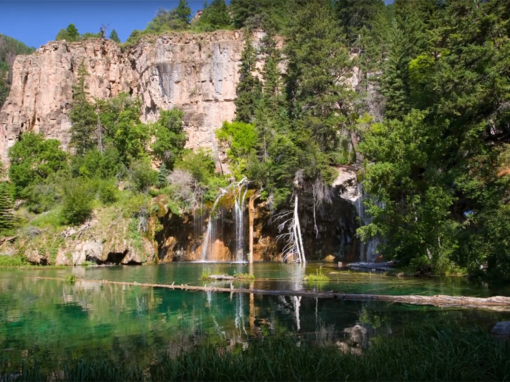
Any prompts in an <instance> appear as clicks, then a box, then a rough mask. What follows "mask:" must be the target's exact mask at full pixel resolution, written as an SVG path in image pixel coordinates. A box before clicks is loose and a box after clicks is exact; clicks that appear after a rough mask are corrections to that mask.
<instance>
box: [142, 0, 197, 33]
mask: <svg viewBox="0 0 510 382" xmlns="http://www.w3.org/2000/svg"><path fill="white" fill-rule="evenodd" d="M190 20H191V8H190V7H189V5H188V2H187V1H186V0H179V4H178V5H177V7H176V8H174V9H171V10H169V11H167V10H165V9H163V8H159V9H158V12H157V14H156V17H154V19H152V21H151V22H150V23H149V24H148V25H147V28H146V31H150V32H155V33H161V32H164V31H174V30H184V29H187V28H188V27H189V23H190Z"/></svg>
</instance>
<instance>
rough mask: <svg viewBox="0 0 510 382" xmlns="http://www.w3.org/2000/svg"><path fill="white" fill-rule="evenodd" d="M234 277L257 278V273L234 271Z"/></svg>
mask: <svg viewBox="0 0 510 382" xmlns="http://www.w3.org/2000/svg"><path fill="white" fill-rule="evenodd" d="M234 277H235V279H236V280H255V275H253V274H250V273H237V272H236V271H234Z"/></svg>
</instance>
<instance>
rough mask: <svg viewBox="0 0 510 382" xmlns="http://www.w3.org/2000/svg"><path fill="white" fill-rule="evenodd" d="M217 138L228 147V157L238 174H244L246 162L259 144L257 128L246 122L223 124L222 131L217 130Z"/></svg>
mask: <svg viewBox="0 0 510 382" xmlns="http://www.w3.org/2000/svg"><path fill="white" fill-rule="evenodd" d="M216 137H217V138H218V139H219V140H220V142H223V143H224V144H226V145H227V146H228V152H227V155H228V157H229V158H230V159H231V160H232V161H233V163H234V164H235V165H236V167H237V168H236V172H237V173H238V174H241V173H242V172H244V169H245V167H246V161H247V160H249V156H250V154H251V152H252V150H254V149H255V146H256V144H257V138H258V137H257V133H256V131H255V126H253V125H250V124H248V123H244V122H232V123H228V122H223V125H222V127H221V129H219V130H216Z"/></svg>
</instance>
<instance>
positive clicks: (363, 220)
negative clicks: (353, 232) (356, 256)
mask: <svg viewBox="0 0 510 382" xmlns="http://www.w3.org/2000/svg"><path fill="white" fill-rule="evenodd" d="M357 188H358V199H357V200H356V202H354V208H356V212H357V213H358V216H359V219H360V225H368V224H370V223H371V222H372V217H371V216H368V215H367V214H366V210H365V203H364V202H365V200H366V197H365V192H364V190H363V185H362V183H361V182H358V185H357ZM380 206H381V207H383V205H382V204H380ZM380 243H381V239H380V238H379V237H373V238H371V239H370V240H369V241H368V243H365V242H361V248H360V260H361V261H367V262H372V261H375V259H376V258H377V256H378V254H377V246H378V245H379V244H380Z"/></svg>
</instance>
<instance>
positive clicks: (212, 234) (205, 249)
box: [202, 190, 225, 261]
mask: <svg viewBox="0 0 510 382" xmlns="http://www.w3.org/2000/svg"><path fill="white" fill-rule="evenodd" d="M224 194H225V190H221V192H220V193H219V194H218V196H217V197H216V200H215V201H214V205H213V208H212V210H211V215H210V216H209V222H208V223H207V232H206V234H205V240H204V242H203V244H202V261H206V260H207V254H208V253H212V249H213V244H214V240H215V239H216V224H214V221H213V220H214V219H213V217H214V212H215V211H216V206H217V205H218V202H219V201H220V199H221V197H222V196H223V195H224Z"/></svg>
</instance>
